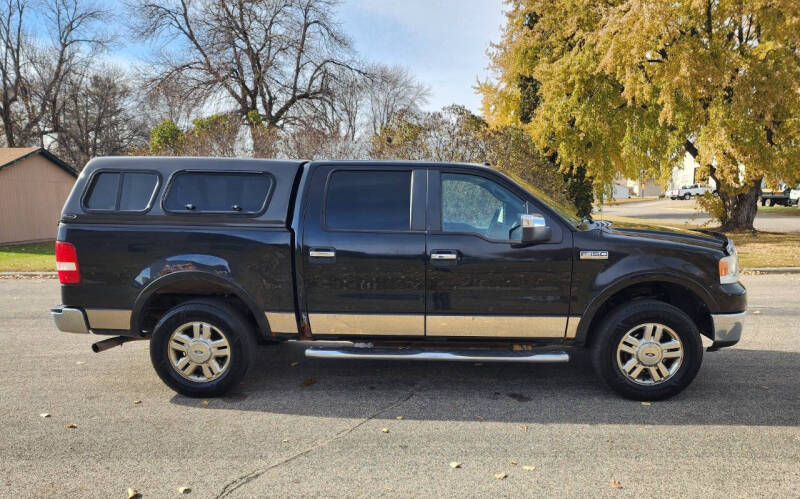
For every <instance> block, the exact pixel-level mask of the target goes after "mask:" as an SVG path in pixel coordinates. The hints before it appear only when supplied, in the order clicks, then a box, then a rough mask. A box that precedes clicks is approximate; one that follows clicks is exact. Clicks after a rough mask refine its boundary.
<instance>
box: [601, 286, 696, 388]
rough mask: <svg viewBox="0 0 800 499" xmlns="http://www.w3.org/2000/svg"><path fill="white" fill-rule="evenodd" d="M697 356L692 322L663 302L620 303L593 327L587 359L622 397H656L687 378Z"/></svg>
mask: <svg viewBox="0 0 800 499" xmlns="http://www.w3.org/2000/svg"><path fill="white" fill-rule="evenodd" d="M702 361H703V343H702V340H701V339H700V333H699V331H698V330H697V326H696V325H695V323H694V321H692V319H691V318H690V317H689V316H688V315H686V314H685V313H684V312H683V311H682V310H680V309H679V308H677V307H674V306H672V305H670V304H668V303H664V302H660V301H655V300H646V301H640V302H634V303H630V304H628V305H622V306H620V307H619V308H617V309H616V310H614V311H613V312H611V313H610V314H609V315H608V316H607V317H606V318H605V319H604V320H603V321H602V323H601V324H600V327H599V328H598V330H597V331H595V336H594V339H593V341H592V363H593V365H594V368H595V371H596V372H597V374H598V376H599V377H600V378H601V379H603V381H605V383H606V384H608V385H609V386H610V387H611V388H612V389H614V390H615V391H616V392H617V393H619V394H620V395H622V396H623V397H626V398H630V399H634V400H661V399H665V398H669V397H672V396H673V395H676V394H678V393H680V392H681V391H682V390H683V389H684V388H686V387H687V386H688V385H689V383H691V382H692V380H693V379H694V377H695V376H696V375H697V371H698V370H699V369H700V364H701V363H702Z"/></svg>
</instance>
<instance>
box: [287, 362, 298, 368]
mask: <svg viewBox="0 0 800 499" xmlns="http://www.w3.org/2000/svg"><path fill="white" fill-rule="evenodd" d="M299 365H300V363H299V362H292V363H291V364H289V366H290V367H297V366H299Z"/></svg>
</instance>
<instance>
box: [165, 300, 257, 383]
mask: <svg viewBox="0 0 800 499" xmlns="http://www.w3.org/2000/svg"><path fill="white" fill-rule="evenodd" d="M254 349H255V340H254V337H253V332H252V331H251V327H250V325H249V324H248V322H247V321H246V320H245V319H244V317H242V314H241V313H239V312H238V311H237V310H236V309H235V308H233V307H231V306H230V305H228V304H226V303H224V302H222V301H218V300H196V301H190V302H186V303H183V304H181V305H178V306H177V307H175V308H173V309H172V310H170V311H169V312H167V313H166V314H165V315H164V317H162V318H161V320H160V321H159V322H158V324H157V325H156V327H155V329H154V330H153V338H152V339H151V341H150V359H151V361H152V362H153V367H154V368H155V370H156V373H157V374H158V376H159V377H160V378H161V379H162V381H164V383H166V384H167V385H168V386H169V387H170V388H172V389H173V390H175V391H176V392H178V393H180V394H181V395H186V396H188V397H216V396H219V395H222V394H224V393H225V392H227V391H228V390H230V389H231V388H232V387H233V386H235V385H236V384H238V383H239V381H241V379H242V378H243V377H244V375H245V373H246V372H247V368H248V367H249V366H250V359H251V356H252V354H253V352H254Z"/></svg>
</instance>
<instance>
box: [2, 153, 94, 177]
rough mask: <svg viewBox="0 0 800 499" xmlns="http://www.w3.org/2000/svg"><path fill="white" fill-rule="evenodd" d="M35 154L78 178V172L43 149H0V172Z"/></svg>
mask: <svg viewBox="0 0 800 499" xmlns="http://www.w3.org/2000/svg"><path fill="white" fill-rule="evenodd" d="M35 154H41V155H42V156H44V157H45V158H47V159H48V160H50V161H51V162H53V163H54V164H55V165H56V166H58V167H59V168H61V169H62V170H64V171H66V172H67V173H69V174H70V175H73V176H75V177H77V176H78V170H76V169H75V168H73V167H71V166H69V165H68V164H67V163H65V162H64V161H62V160H61V159H59V158H58V156H56V155H55V154H53V153H51V152H50V151H48V150H47V149H45V148H43V147H0V170H3V169H5V168H8V167H9V166H12V165H15V164H16V163H19V162H20V161H22V160H24V159H27V158H29V157H31V156H33V155H35Z"/></svg>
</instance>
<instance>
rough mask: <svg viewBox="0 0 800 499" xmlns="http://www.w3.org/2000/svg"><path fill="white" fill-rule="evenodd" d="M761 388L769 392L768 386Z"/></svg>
mask: <svg viewBox="0 0 800 499" xmlns="http://www.w3.org/2000/svg"><path fill="white" fill-rule="evenodd" d="M761 388H762V389H764V390H769V387H768V386H762V387H761Z"/></svg>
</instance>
